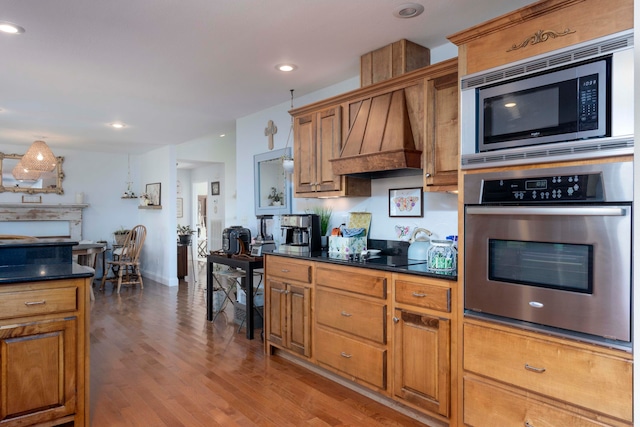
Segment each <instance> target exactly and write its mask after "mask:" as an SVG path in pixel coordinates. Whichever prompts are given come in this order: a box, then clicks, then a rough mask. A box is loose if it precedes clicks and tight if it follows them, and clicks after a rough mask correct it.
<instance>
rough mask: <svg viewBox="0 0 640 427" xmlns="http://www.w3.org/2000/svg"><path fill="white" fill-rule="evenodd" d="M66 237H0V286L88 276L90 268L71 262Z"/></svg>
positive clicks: (70, 245) (89, 275)
mask: <svg viewBox="0 0 640 427" xmlns="http://www.w3.org/2000/svg"><path fill="white" fill-rule="evenodd" d="M77 244H78V242H76V241H74V240H68V239H33V238H29V239H0V285H3V284H5V285H6V284H11V283H23V282H41V281H45V280H56V279H70V278H81V277H91V276H92V275H93V274H94V271H93V269H92V268H89V267H84V266H80V265H78V264H76V263H74V262H73V259H72V248H73V246H75V245H77Z"/></svg>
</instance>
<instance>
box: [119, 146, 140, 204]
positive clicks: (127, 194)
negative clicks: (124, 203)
mask: <svg viewBox="0 0 640 427" xmlns="http://www.w3.org/2000/svg"><path fill="white" fill-rule="evenodd" d="M131 184H133V182H132V181H131V159H130V158H129V155H128V154H127V190H126V191H125V192H124V193H123V194H122V198H123V199H136V198H137V197H136V193H134V192H133V190H132V189H131Z"/></svg>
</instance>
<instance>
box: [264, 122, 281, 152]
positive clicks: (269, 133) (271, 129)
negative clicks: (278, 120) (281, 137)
mask: <svg viewBox="0 0 640 427" xmlns="http://www.w3.org/2000/svg"><path fill="white" fill-rule="evenodd" d="M276 133H278V128H277V126H276V125H274V124H273V120H269V121H268V122H267V127H266V128H264V136H266V137H268V138H269V150H273V135H275V134H276Z"/></svg>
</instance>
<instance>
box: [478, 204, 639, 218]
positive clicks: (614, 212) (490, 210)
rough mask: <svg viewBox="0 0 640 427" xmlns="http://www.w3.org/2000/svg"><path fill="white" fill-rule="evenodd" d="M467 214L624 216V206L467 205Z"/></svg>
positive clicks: (625, 211)
mask: <svg viewBox="0 0 640 427" xmlns="http://www.w3.org/2000/svg"><path fill="white" fill-rule="evenodd" d="M466 213H467V214H469V215H553V216H558V215H565V216H625V215H626V214H627V210H626V209H625V208H616V207H606V206H602V207H584V206H583V207H566V208H565V207H548V206H545V207H529V206H517V207H516V206H500V207H497V206H469V207H467V210H466Z"/></svg>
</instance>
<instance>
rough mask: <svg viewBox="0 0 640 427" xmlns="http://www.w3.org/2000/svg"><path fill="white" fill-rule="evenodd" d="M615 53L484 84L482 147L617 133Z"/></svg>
mask: <svg viewBox="0 0 640 427" xmlns="http://www.w3.org/2000/svg"><path fill="white" fill-rule="evenodd" d="M610 70H611V57H606V58H603V59H600V60H597V61H595V62H589V63H586V64H584V63H582V64H577V65H571V66H570V67H568V68H563V69H560V70H554V71H551V72H546V73H543V74H540V75H535V76H533V77H528V78H524V79H521V80H516V81H509V82H506V83H500V84H497V85H495V86H489V87H483V88H481V89H478V109H477V111H478V122H477V125H478V151H480V152H483V151H491V150H497V149H502V148H511V147H523V146H526V145H537V144H546V143H550V142H557V141H572V140H576V139H586V138H595V137H604V136H611V126H610V123H609V119H610V117H611V114H610V110H611V108H610V107H611V99H610V98H609V97H608V93H609V88H610V87H611V73H610Z"/></svg>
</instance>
